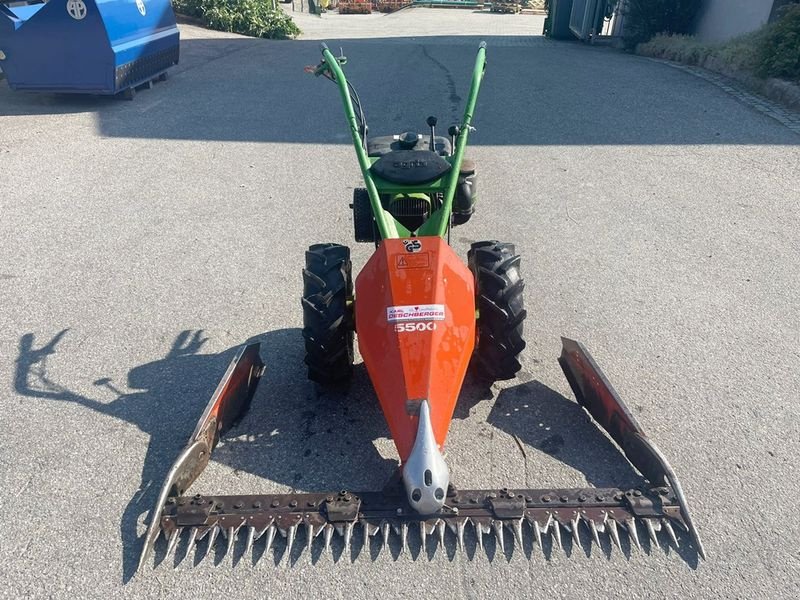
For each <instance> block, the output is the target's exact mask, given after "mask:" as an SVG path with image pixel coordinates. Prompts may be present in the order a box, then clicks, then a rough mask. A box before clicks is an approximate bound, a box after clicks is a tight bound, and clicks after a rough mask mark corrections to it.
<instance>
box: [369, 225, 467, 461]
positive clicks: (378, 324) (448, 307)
mask: <svg viewBox="0 0 800 600" xmlns="http://www.w3.org/2000/svg"><path fill="white" fill-rule="evenodd" d="M356 333H357V335H358V347H359V350H360V351H361V356H362V357H363V358H364V363H365V364H366V367H367V371H368V372H369V377H370V379H371V380H372V384H373V386H374V387H375V392H376V393H377V395H378V398H379V400H380V403H381V408H382V409H383V413H384V415H385V417H386V421H387V422H388V424H389V429H390V430H391V432H392V437H393V438H394V442H395V445H396V446H397V451H398V452H399V454H400V459H401V460H403V461H405V459H406V458H407V457H408V455H409V454H410V452H411V448H412V446H413V444H414V437H415V436H416V431H417V417H416V414H415V412H416V409H417V406H418V403H419V402H420V401H422V400H428V402H429V404H430V408H431V422H432V423H433V429H434V434H435V436H436V441H437V443H438V444H439V445H440V446H443V445H444V442H445V438H446V437H447V430H448V428H449V426H450V420H451V419H452V417H453V409H454V408H455V404H456V400H457V399H458V394H459V392H460V390H461V385H462V383H463V381H464V375H465V374H466V371H467V365H468V364H469V360H470V356H471V355H472V350H473V348H474V347H475V283H474V277H473V276H472V273H471V272H470V270H469V269H468V268H467V266H466V265H465V264H464V263H463V262H462V261H461V259H460V258H459V257H458V255H457V254H456V253H455V252H453V250H452V249H451V248H450V246H448V245H447V243H445V241H444V240H443V239H441V238H439V237H420V238H411V239H392V240H384V241H383V242H382V243H381V245H380V247H379V248H378V250H377V251H376V252H375V254H373V255H372V257H371V258H370V260H369V261H368V262H367V264H366V266H365V267H364V269H363V270H362V271H361V273H360V274H359V275H358V278H357V279H356Z"/></svg>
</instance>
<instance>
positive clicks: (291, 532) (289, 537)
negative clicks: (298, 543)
mask: <svg viewBox="0 0 800 600" xmlns="http://www.w3.org/2000/svg"><path fill="white" fill-rule="evenodd" d="M296 535H297V525H292V526H291V527H289V529H288V530H287V531H286V562H289V563H290V562H291V561H292V547H293V546H294V538H295V536H296Z"/></svg>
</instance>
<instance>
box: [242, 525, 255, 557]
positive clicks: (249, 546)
mask: <svg viewBox="0 0 800 600" xmlns="http://www.w3.org/2000/svg"><path fill="white" fill-rule="evenodd" d="M255 541H256V528H255V527H248V528H247V542H246V543H245V545H244V556H247V555H249V554H250V553H251V552H252V551H253V542H255Z"/></svg>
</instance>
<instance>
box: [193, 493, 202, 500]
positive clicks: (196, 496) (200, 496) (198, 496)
mask: <svg viewBox="0 0 800 600" xmlns="http://www.w3.org/2000/svg"><path fill="white" fill-rule="evenodd" d="M194 497H195V498H197V499H198V500H200V498H202V497H203V496H202V495H201V494H195V495H194Z"/></svg>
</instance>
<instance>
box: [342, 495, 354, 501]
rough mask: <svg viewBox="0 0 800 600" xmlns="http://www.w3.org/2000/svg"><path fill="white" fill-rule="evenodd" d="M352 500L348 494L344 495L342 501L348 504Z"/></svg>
mask: <svg viewBox="0 0 800 600" xmlns="http://www.w3.org/2000/svg"><path fill="white" fill-rule="evenodd" d="M352 499H353V497H352V496H351V495H350V494H345V495H344V501H345V502H350V500H352Z"/></svg>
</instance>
